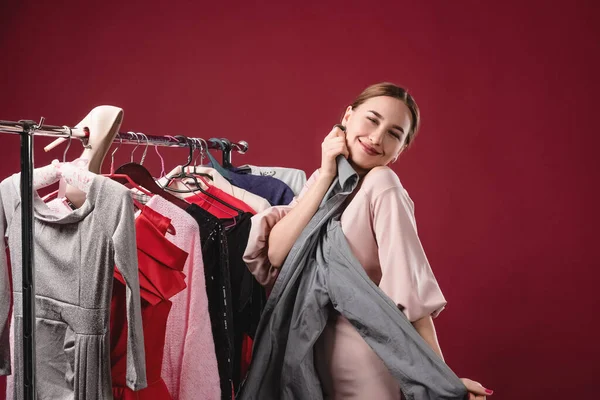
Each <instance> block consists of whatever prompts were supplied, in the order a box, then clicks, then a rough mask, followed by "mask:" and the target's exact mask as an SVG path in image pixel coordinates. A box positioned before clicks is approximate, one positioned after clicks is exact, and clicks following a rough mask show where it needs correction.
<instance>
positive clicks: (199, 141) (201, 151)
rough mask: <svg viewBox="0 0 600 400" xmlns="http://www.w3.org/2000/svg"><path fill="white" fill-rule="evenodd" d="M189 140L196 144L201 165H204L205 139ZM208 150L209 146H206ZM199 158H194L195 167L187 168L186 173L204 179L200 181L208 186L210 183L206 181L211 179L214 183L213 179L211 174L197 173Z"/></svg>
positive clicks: (195, 147)
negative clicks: (203, 143) (203, 144)
mask: <svg viewBox="0 0 600 400" xmlns="http://www.w3.org/2000/svg"><path fill="white" fill-rule="evenodd" d="M188 139H189V140H191V141H193V142H194V149H198V156H200V165H202V163H203V162H204V154H205V150H204V147H203V146H202V142H203V141H204V142H205V143H206V141H205V140H204V139H198V138H188ZM206 149H208V144H207V145H206ZM198 156H196V157H195V158H194V166H193V167H190V166H188V167H186V168H185V171H186V172H187V173H190V174H194V175H195V176H198V177H202V178H201V179H200V180H201V181H202V182H203V183H204V184H206V186H208V185H209V182H208V181H206V179H209V180H211V181H212V180H213V177H212V176H211V175H210V174H207V173H205V172H197V171H196V168H197V167H198V162H197V161H198ZM204 178H206V179H204Z"/></svg>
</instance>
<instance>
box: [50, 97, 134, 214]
mask: <svg viewBox="0 0 600 400" xmlns="http://www.w3.org/2000/svg"><path fill="white" fill-rule="evenodd" d="M122 122H123V109H122V108H119V107H115V106H98V107H95V108H94V109H93V110H92V111H90V112H89V114H88V115H86V116H85V118H83V120H81V122H79V123H78V124H77V125H75V127H77V128H83V127H87V128H88V129H89V132H90V134H89V138H88V141H87V145H86V146H85V148H84V150H83V152H82V153H81V156H79V158H80V159H84V160H87V161H88V163H87V168H88V170H89V171H90V172H93V173H95V174H99V173H100V169H101V168H102V162H103V161H104V158H105V157H106V154H107V153H108V149H109V148H110V146H111V144H112V142H113V140H114V138H115V136H116V135H117V133H119V128H120V127H121V123H122ZM63 141H65V139H64V138H61V139H57V140H55V141H54V142H52V143H51V144H50V145H49V146H47V147H46V148H47V149H48V148H53V147H55V146H56V145H57V144H59V143H60V142H63ZM61 185H65V183H64V182H62V183H61ZM60 194H62V193H59V195H60ZM64 195H65V196H66V197H67V198H68V199H69V200H70V201H71V203H73V204H74V205H75V206H76V207H80V206H81V205H82V204H83V202H84V201H85V193H84V192H82V191H80V190H78V189H77V188H75V187H73V186H70V185H66V190H65V192H64Z"/></svg>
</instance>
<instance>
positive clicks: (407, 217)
mask: <svg viewBox="0 0 600 400" xmlns="http://www.w3.org/2000/svg"><path fill="white" fill-rule="evenodd" d="M371 207H372V210H371V211H372V216H373V229H374V230H375V237H376V240H377V245H378V248H379V262H380V265H381V273H382V276H381V281H380V283H379V287H380V288H381V290H383V291H384V292H385V293H386V294H387V295H388V296H389V297H390V298H391V299H392V301H394V302H395V303H396V304H398V307H399V308H400V309H401V310H402V311H403V312H404V314H405V315H406V316H407V317H408V319H409V320H410V321H411V322H414V321H416V320H418V319H421V318H423V317H425V316H427V315H431V316H432V317H433V318H435V317H437V316H438V314H439V313H440V312H441V311H442V310H443V309H444V307H445V305H446V299H445V298H444V296H443V294H442V292H441V290H440V287H439V285H438V283H437V280H436V279H435V276H434V275H433V271H432V270H431V267H430V265H429V262H428V261H427V257H426V256H425V251H424V250H423V246H422V245H421V241H420V240H419V236H418V235H417V225H416V221H415V217H414V210H413V202H412V200H411V199H410V197H409V196H408V193H407V192H406V190H405V189H404V188H402V187H390V188H387V189H385V190H383V191H382V192H381V193H379V195H378V196H376V197H375V199H374V201H373V203H372V206H371Z"/></svg>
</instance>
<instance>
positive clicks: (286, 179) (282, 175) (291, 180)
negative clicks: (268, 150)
mask: <svg viewBox="0 0 600 400" xmlns="http://www.w3.org/2000/svg"><path fill="white" fill-rule="evenodd" d="M246 169H249V170H250V173H251V174H252V175H257V176H272V177H273V178H275V179H279V180H280V181H282V182H283V183H285V184H286V185H288V186H289V187H290V189H292V191H293V192H294V195H295V196H298V195H299V194H300V192H301V191H302V188H303V187H304V184H305V183H306V173H305V172H304V171H302V170H301V169H294V168H282V167H257V166H256V165H244V166H242V167H240V169H239V172H242V171H244V170H246ZM257 211H258V210H257ZM258 212H260V211H258Z"/></svg>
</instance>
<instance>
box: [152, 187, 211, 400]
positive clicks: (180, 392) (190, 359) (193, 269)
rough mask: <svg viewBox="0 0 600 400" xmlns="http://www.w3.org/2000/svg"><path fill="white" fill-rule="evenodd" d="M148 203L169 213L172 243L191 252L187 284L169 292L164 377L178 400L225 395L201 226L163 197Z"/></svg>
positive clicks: (167, 235) (169, 237) (170, 391)
mask: <svg viewBox="0 0 600 400" xmlns="http://www.w3.org/2000/svg"><path fill="white" fill-rule="evenodd" d="M146 207H149V208H151V209H152V210H154V211H156V212H158V213H159V214H162V215H164V216H168V217H169V218H170V219H171V224H172V225H173V227H174V228H175V235H171V234H169V233H167V234H166V237H167V239H169V240H170V241H171V242H172V243H173V244H175V245H176V246H177V247H179V248H180V249H182V250H184V251H186V252H187V253H188V254H189V255H188V258H187V260H186V263H185V265H184V267H183V273H184V274H185V276H186V277H187V278H186V284H187V288H186V289H185V290H184V291H182V292H180V293H177V294H176V295H175V296H173V297H171V298H170V300H171V302H172V303H173V305H172V307H171V312H170V313H169V317H168V319H167V332H166V336H165V347H164V355H163V364H162V372H161V376H162V378H163V380H164V381H165V384H166V385H167V388H168V389H169V393H170V394H171V396H172V397H173V399H174V400H187V399H206V400H219V399H221V386H220V380H219V373H218V368H217V357H216V355H215V344H214V340H213V335H212V330H211V326H210V315H209V314H208V297H207V295H206V282H205V279H204V260H203V258H202V247H201V245H200V229H199V228H198V223H197V222H196V220H195V219H194V218H192V216H191V215H189V214H188V213H187V212H185V211H184V210H182V209H181V208H179V207H177V206H176V205H174V204H171V203H170V202H168V201H167V200H165V199H163V198H162V197H160V196H153V197H152V198H151V199H150V200H149V201H148V203H147V204H146Z"/></svg>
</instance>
